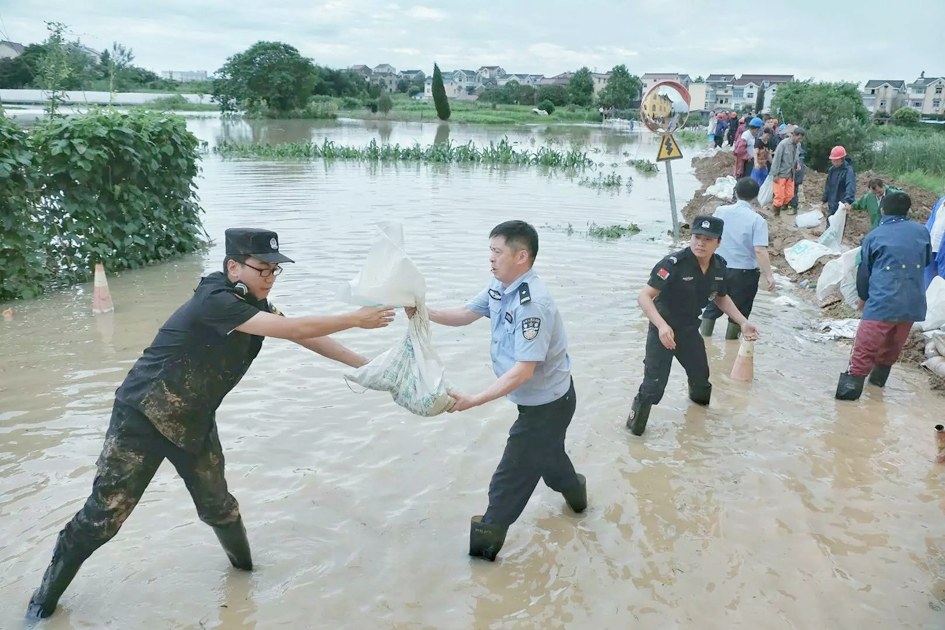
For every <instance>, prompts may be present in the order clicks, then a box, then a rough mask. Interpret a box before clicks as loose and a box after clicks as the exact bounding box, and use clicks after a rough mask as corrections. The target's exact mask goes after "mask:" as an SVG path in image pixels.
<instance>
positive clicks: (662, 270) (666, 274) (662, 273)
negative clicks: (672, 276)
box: [656, 267, 669, 280]
mask: <svg viewBox="0 0 945 630" xmlns="http://www.w3.org/2000/svg"><path fill="white" fill-rule="evenodd" d="M656 275H658V276H659V277H660V279H661V280H665V279H666V278H668V277H669V270H668V269H666V268H665V267H660V268H659V270H657V272H656Z"/></svg>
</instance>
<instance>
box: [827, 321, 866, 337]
mask: <svg viewBox="0 0 945 630" xmlns="http://www.w3.org/2000/svg"><path fill="white" fill-rule="evenodd" d="M859 327H860V320H858V319H833V320H830V321H829V322H824V323H822V324H821V325H820V329H821V330H824V331H826V335H827V336H828V337H833V338H834V339H853V338H854V337H856V330H857V329H858V328H859Z"/></svg>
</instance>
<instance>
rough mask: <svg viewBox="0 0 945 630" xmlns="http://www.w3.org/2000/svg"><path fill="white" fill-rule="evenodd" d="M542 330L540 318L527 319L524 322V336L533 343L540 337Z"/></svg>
mask: <svg viewBox="0 0 945 630" xmlns="http://www.w3.org/2000/svg"><path fill="white" fill-rule="evenodd" d="M540 328H541V318H540V317H526V318H525V319H523V320H522V336H523V337H525V338H526V339H528V340H529V341H531V340H532V339H534V338H535V337H537V336H538V331H539V329H540Z"/></svg>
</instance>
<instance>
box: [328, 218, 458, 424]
mask: <svg viewBox="0 0 945 630" xmlns="http://www.w3.org/2000/svg"><path fill="white" fill-rule="evenodd" d="M378 227H379V228H380V231H381V234H380V235H379V237H378V239H377V240H376V241H375V242H374V244H373V245H372V246H371V249H370V251H369V252H368V255H367V259H366V260H365V261H364V267H363V268H362V269H361V272H360V273H359V274H358V275H357V276H356V277H355V279H354V280H352V281H351V282H349V283H348V284H346V285H344V286H343V287H342V288H341V290H340V291H339V298H341V299H342V300H344V301H346V302H351V303H354V304H360V305H362V306H375V305H386V306H416V307H417V313H416V314H415V315H414V316H413V317H412V318H411V319H410V322H409V324H408V327H407V333H406V334H405V335H404V337H403V338H402V339H401V340H400V342H399V343H397V345H395V346H394V347H392V348H390V349H389V350H387V351H386V352H384V353H383V354H381V355H380V356H378V357H376V358H375V359H374V360H373V361H371V362H370V363H368V364H367V365H364V366H361V367H360V368H358V369H356V370H355V371H354V372H352V373H350V374H347V375H345V380H347V381H349V382H354V383H357V384H359V385H361V386H363V387H366V388H368V389H373V390H378V391H387V392H390V394H391V396H392V397H393V399H394V402H396V403H397V404H398V405H400V406H401V407H404V408H405V409H408V410H410V411H411V412H413V413H415V414H417V415H419V416H435V415H437V414H440V413H443V412H444V411H446V410H448V409H449V408H450V407H452V406H453V402H454V401H453V399H452V398H451V397H450V396H449V394H448V393H447V382H446V377H445V372H446V371H445V369H444V368H443V364H442V362H441V361H440V358H439V356H438V355H437V353H436V350H434V348H433V341H432V334H431V331H430V314H429V312H428V311H427V309H426V306H425V305H424V299H425V296H426V282H425V281H424V279H423V274H421V273H420V270H419V269H417V267H416V265H414V264H413V261H411V260H410V258H409V257H408V256H407V254H406V252H405V251H404V248H403V243H404V239H403V228H402V226H401V225H400V224H398V223H392V222H387V223H382V224H380V225H379V226H378Z"/></svg>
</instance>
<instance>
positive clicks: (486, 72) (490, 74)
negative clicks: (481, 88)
mask: <svg viewBox="0 0 945 630" xmlns="http://www.w3.org/2000/svg"><path fill="white" fill-rule="evenodd" d="M504 76H505V70H503V69H502V68H501V67H499V66H482V67H481V68H479V70H477V71H476V82H477V83H478V84H479V85H483V84H485V83H486V81H492V82H493V83H495V84H496V85H498V84H499V79H501V78H502V77H504Z"/></svg>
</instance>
